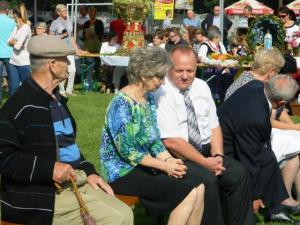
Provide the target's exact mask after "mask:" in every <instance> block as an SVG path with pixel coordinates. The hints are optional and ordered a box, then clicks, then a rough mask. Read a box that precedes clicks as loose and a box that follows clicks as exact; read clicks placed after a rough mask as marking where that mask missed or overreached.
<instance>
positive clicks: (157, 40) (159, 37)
mask: <svg viewBox="0 0 300 225" xmlns="http://www.w3.org/2000/svg"><path fill="white" fill-rule="evenodd" d="M164 36H165V34H164V32H163V31H161V30H158V31H156V32H155V33H154V34H153V39H152V43H149V44H148V45H149V46H151V47H161V48H163V49H164V48H165V45H166V44H165V43H164Z"/></svg>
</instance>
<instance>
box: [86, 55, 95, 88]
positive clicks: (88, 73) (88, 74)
mask: <svg viewBox="0 0 300 225" xmlns="http://www.w3.org/2000/svg"><path fill="white" fill-rule="evenodd" d="M85 62H86V64H87V70H86V79H87V80H88V83H89V89H88V91H91V90H93V72H94V67H95V60H94V59H93V58H86V59H85Z"/></svg>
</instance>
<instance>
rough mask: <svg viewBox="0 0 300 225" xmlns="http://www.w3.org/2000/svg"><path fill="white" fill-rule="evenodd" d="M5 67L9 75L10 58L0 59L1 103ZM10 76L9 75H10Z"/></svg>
mask: <svg viewBox="0 0 300 225" xmlns="http://www.w3.org/2000/svg"><path fill="white" fill-rule="evenodd" d="M4 66H5V69H6V72H7V74H9V68H8V66H9V58H0V101H1V100H2V83H1V81H2V74H3V68H4ZM8 76H9V75H8Z"/></svg>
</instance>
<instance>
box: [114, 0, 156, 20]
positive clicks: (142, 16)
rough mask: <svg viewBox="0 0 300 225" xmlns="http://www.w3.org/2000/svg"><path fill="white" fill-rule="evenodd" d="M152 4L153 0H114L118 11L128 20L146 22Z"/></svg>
mask: <svg viewBox="0 0 300 225" xmlns="http://www.w3.org/2000/svg"><path fill="white" fill-rule="evenodd" d="M152 5H153V2H152V1H151V0H113V6H114V9H115V11H116V13H117V14H118V15H121V16H122V17H123V18H124V19H125V20H126V22H144V21H145V20H146V17H147V15H148V14H149V13H150V11H151V8H152Z"/></svg>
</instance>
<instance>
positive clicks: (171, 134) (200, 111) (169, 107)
mask: <svg viewBox="0 0 300 225" xmlns="http://www.w3.org/2000/svg"><path fill="white" fill-rule="evenodd" d="M189 95H190V98H191V100H192V102H193V105H194V108H195V113H196V117H197V122H198V127H199V130H200V134H201V141H202V144H207V143H209V142H210V137H211V130H212V129H214V128H216V127H218V126H219V119H218V116H217V113H216V106H215V103H214V100H213V98H212V96H211V92H210V89H209V87H208V85H207V84H206V82H204V81H203V80H200V79H198V78H195V80H194V82H193V83H192V85H191V86H190V88H189ZM154 97H155V101H156V105H157V122H158V127H159V130H160V134H161V138H175V137H181V138H183V139H185V140H186V141H188V127H187V113H186V107H185V103H184V96H183V95H182V94H181V93H180V90H179V89H178V88H177V87H175V86H174V85H173V83H171V81H170V80H169V78H168V77H167V78H166V81H165V84H163V85H162V86H161V87H160V88H159V89H158V90H157V91H156V92H155V93H154Z"/></svg>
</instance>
